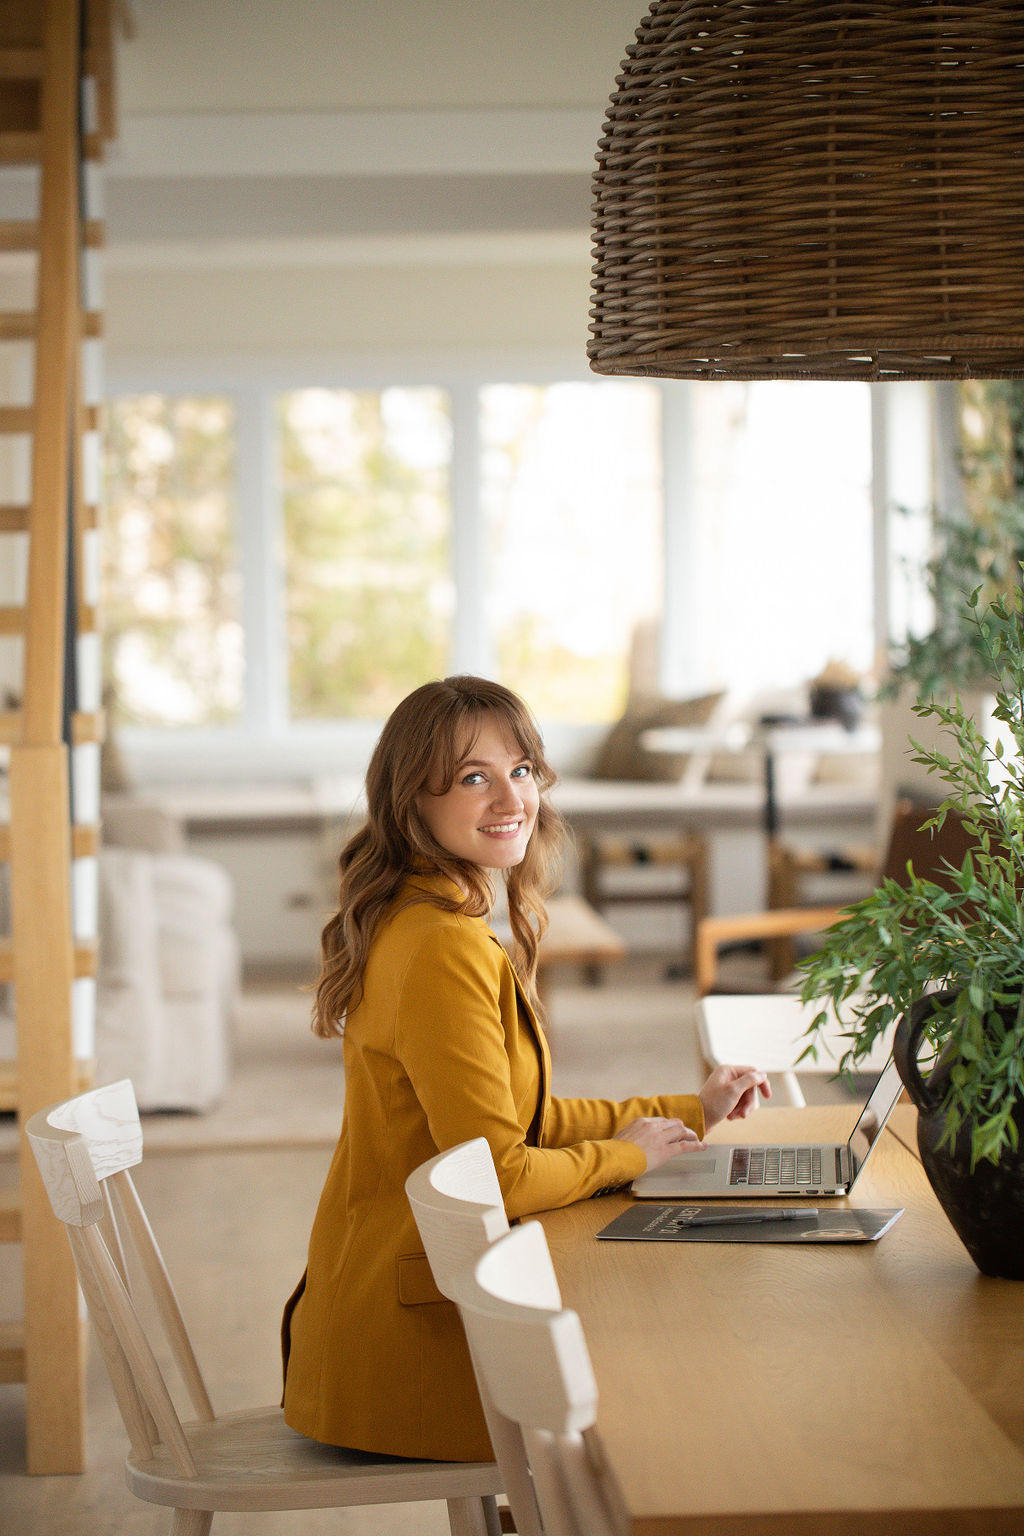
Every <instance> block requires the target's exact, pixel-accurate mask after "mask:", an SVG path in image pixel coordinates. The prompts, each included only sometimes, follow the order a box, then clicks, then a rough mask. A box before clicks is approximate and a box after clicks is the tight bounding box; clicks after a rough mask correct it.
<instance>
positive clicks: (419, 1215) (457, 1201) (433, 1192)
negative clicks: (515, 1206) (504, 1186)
mask: <svg viewBox="0 0 1024 1536" xmlns="http://www.w3.org/2000/svg"><path fill="white" fill-rule="evenodd" d="M405 1193H406V1195H407V1197H408V1200H409V1204H410V1206H411V1207H412V1214H413V1216H414V1218H415V1221H416V1226H417V1229H418V1231H419V1234H420V1238H421V1240H422V1242H423V1251H424V1253H425V1254H426V1255H427V1260H428V1262H429V1264H430V1272H431V1274H432V1275H433V1277H434V1284H435V1285H436V1286H437V1288H438V1290H439V1291H440V1292H441V1293H442V1295H444V1296H447V1297H448V1300H449V1301H455V1302H457V1301H458V1299H459V1297H458V1288H459V1283H460V1280H461V1279H462V1277H463V1276H468V1275H470V1274H472V1272H473V1266H474V1265H475V1263H476V1261H477V1259H478V1258H479V1257H480V1256H481V1254H483V1253H486V1251H487V1249H488V1248H489V1247H490V1245H491V1243H493V1242H494V1240H495V1238H496V1237H500V1236H501V1235H502V1233H503V1232H507V1231H508V1217H507V1216H506V1215H505V1206H504V1202H503V1201H502V1198H501V1186H500V1185H499V1183H498V1175H497V1173H496V1172H495V1170H494V1159H493V1158H492V1156H491V1149H490V1147H489V1146H488V1145H487V1142H486V1140H485V1138H484V1137H483V1136H477V1137H475V1138H474V1139H473V1140H472V1141H464V1142H462V1143H461V1144H460V1145H459V1146H457V1147H452V1148H451V1149H450V1150H449V1151H447V1152H440V1153H438V1155H437V1157H432V1158H431V1159H430V1161H429V1162H426V1163H421V1164H420V1166H419V1167H418V1168H415V1169H413V1171H412V1173H410V1175H409V1177H408V1178H407V1179H406V1181H405Z"/></svg>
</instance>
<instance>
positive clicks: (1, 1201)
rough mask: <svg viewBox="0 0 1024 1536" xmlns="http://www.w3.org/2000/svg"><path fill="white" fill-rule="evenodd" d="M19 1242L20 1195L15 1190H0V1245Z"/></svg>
mask: <svg viewBox="0 0 1024 1536" xmlns="http://www.w3.org/2000/svg"><path fill="white" fill-rule="evenodd" d="M20 1242H21V1195H20V1193H19V1191H18V1190H16V1189H0V1243H20Z"/></svg>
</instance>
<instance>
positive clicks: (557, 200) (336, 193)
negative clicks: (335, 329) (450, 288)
mask: <svg viewBox="0 0 1024 1536" xmlns="http://www.w3.org/2000/svg"><path fill="white" fill-rule="evenodd" d="M130 10H131V17H132V35H131V36H130V37H127V38H122V39H121V41H120V43H119V50H118V53H119V57H118V91H119V99H120V119H121V132H120V135H119V139H118V141H117V142H116V143H115V144H114V145H112V146H111V148H110V150H109V153H108V158H107V167H106V178H105V179H106V183H107V193H106V217H107V227H108V241H109V246H108V259H109V261H110V264H111V266H112V267H113V268H115V269H116V268H118V267H120V268H122V269H123V268H124V267H125V266H128V267H147V266H154V265H155V266H168V265H174V264H177V263H180V264H181V265H184V266H190V265H191V266H194V265H195V264H196V263H197V262H202V261H203V260H208V261H209V262H210V263H211V264H213V265H218V264H224V263H226V264H232V265H252V264H253V263H254V262H259V261H260V260H262V259H265V260H267V261H268V262H269V261H273V262H274V263H280V262H289V261H297V262H305V263H309V262H314V263H316V262H339V263H341V264H342V265H345V264H351V263H361V262H364V261H370V262H376V261H380V260H384V261H387V260H389V259H390V260H392V261H394V260H398V259H400V258H401V259H411V260H414V261H415V260H420V259H422V260H426V261H437V260H444V259H450V260H453V261H459V260H463V261H465V260H469V259H473V260H483V261H485V262H486V261H487V260H489V259H503V260H507V259H508V254H509V250H510V248H511V247H510V245H509V241H510V240H511V241H512V242H513V243H514V248H515V249H516V250H517V252H518V254H519V257H521V258H522V259H527V260H528V259H530V257H531V255H532V256H534V257H535V258H536V259H545V260H551V259H555V260H557V259H559V253H560V252H561V253H562V254H563V255H564V256H565V257H566V258H568V259H572V260H577V259H578V258H579V256H580V254H581V253H582V252H583V251H585V249H586V244H587V230H588V226H589V218H590V172H591V168H592V164H593V157H594V152H595V149H596V145H597V139H598V137H599V135H600V131H601V124H602V121H603V113H604V105H605V102H606V100H607V97H608V95H609V94H610V92H611V90H612V89H613V86H614V77H615V75H616V73H617V72H618V68H619V63H620V60H621V58H622V56H623V53H624V50H625V47H626V45H627V44H628V42H629V41H630V39H631V37H632V34H633V30H634V28H635V27H636V25H637V23H638V22H639V20H640V19H641V15H642V14H643V12H642V8H641V7H640V6H638V5H637V3H636V0H544V3H538V0H511V3H495V0H476V3H474V4H469V3H466V0H388V4H387V5H386V6H380V5H370V4H368V3H367V0H301V3H296V0H251V3H249V4H247V5H245V6H242V5H239V4H238V0H131V7H130ZM502 237H507V238H505V239H503V238H502ZM488 252H491V253H493V255H492V256H489V255H488Z"/></svg>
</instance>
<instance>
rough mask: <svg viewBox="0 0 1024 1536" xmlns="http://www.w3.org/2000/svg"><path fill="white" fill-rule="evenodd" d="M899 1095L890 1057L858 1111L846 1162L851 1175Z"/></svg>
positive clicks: (874, 1139)
mask: <svg viewBox="0 0 1024 1536" xmlns="http://www.w3.org/2000/svg"><path fill="white" fill-rule="evenodd" d="M902 1091H903V1083H902V1081H901V1080H900V1074H899V1072H898V1071H897V1070H896V1063H895V1062H894V1061H893V1059H892V1057H891V1056H890V1058H889V1060H888V1061H887V1062H886V1064H885V1066H884V1067H883V1068H882V1071H881V1073H880V1074H879V1078H878V1082H877V1083H876V1084H875V1086H874V1088H873V1089H872V1090H871V1095H870V1097H869V1099H868V1101H867V1103H866V1104H865V1105H864V1108H863V1109H862V1110H861V1115H860V1119H859V1120H858V1121H857V1124H856V1125H855V1126H854V1128H853V1134H852V1135H851V1137H850V1141H849V1148H850V1161H851V1164H852V1172H853V1173H854V1175H856V1174H857V1173H858V1172H859V1170H860V1168H861V1166H862V1164H863V1162H864V1159H865V1158H866V1157H867V1155H868V1153H869V1152H870V1151H871V1148H872V1147H873V1146H874V1144H875V1142H876V1141H877V1140H878V1138H879V1136H880V1135H881V1134H882V1131H883V1130H884V1129H885V1122H886V1121H887V1120H888V1118H889V1116H890V1115H891V1114H892V1111H893V1107H894V1106H895V1104H896V1100H897V1099H898V1098H899V1096H900V1094H901V1092H902Z"/></svg>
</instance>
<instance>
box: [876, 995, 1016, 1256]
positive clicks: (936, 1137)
mask: <svg viewBox="0 0 1024 1536" xmlns="http://www.w3.org/2000/svg"><path fill="white" fill-rule="evenodd" d="M940 995H942V996H948V995H949V994H948V993H947V994H940ZM934 1001H935V999H934V998H933V997H923V998H921V1000H920V1001H919V1002H917V1003H915V1004H914V1006H913V1008H911V1010H910V1012H909V1013H906V1014H904V1015H903V1017H902V1018H901V1019H900V1021H899V1024H898V1025H897V1026H896V1035H895V1038H894V1041H893V1055H894V1057H895V1059H896V1065H897V1067H898V1069H899V1074H900V1077H901V1078H902V1079H903V1084H904V1087H905V1088H906V1090H907V1092H908V1093H909V1094H910V1097H911V1098H912V1099H913V1101H914V1103H915V1104H916V1105H917V1109H918V1121H917V1145H918V1148H919V1150H920V1153H921V1161H922V1163H923V1164H924V1170H925V1173H926V1174H927V1175H928V1179H929V1182H930V1183H931V1186H932V1189H933V1190H934V1191H935V1194H936V1195H937V1197H938V1200H939V1203H940V1205H941V1206H942V1209H943V1210H944V1211H945V1213H946V1215H947V1216H948V1217H949V1220H950V1222H951V1223H952V1226H953V1228H954V1230H955V1232H956V1234H957V1236H958V1237H959V1238H960V1240H961V1242H962V1243H963V1244H964V1246H965V1248H966V1249H967V1251H968V1253H969V1254H970V1255H971V1258H972V1259H973V1260H974V1262H975V1264H977V1266H978V1268H979V1269H980V1270H981V1272H982V1274H983V1275H997V1276H999V1277H1001V1278H1002V1279H1004V1280H1024V1099H1018V1101H1017V1108H1016V1111H1015V1114H1014V1120H1015V1121H1016V1124H1017V1128H1018V1131H1019V1132H1020V1141H1019V1144H1018V1147H1017V1150H1016V1151H1015V1152H1014V1151H1005V1152H1004V1153H1003V1155H1002V1157H1001V1158H1000V1160H999V1162H998V1163H991V1162H989V1161H987V1160H982V1161H980V1162H979V1163H978V1164H977V1166H976V1167H975V1168H974V1169H973V1170H972V1169H971V1128H970V1126H969V1125H967V1124H965V1125H962V1126H961V1127H960V1131H959V1133H958V1135H957V1137H956V1139H955V1141H953V1142H948V1141H947V1142H945V1143H944V1144H943V1145H942V1146H940V1145H939V1143H940V1142H941V1141H942V1134H943V1130H944V1128H945V1117H944V1115H943V1113H942V1104H943V1101H944V1099H945V1097H946V1093H947V1091H948V1088H949V1078H950V1063H949V1062H948V1061H946V1060H945V1059H944V1057H943V1055H942V1054H941V1053H940V1055H939V1057H938V1060H937V1061H936V1063H935V1065H934V1067H933V1068H932V1070H931V1072H930V1073H929V1074H928V1077H927V1078H924V1077H922V1075H921V1071H920V1068H919V1067H918V1062H917V1055H918V1049H919V1046H920V1043H921V1037H922V1035H923V1033H924V1029H925V1024H926V1022H927V1019H928V1015H929V1014H930V1013H931V1011H932V1006H933V1003H934Z"/></svg>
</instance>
